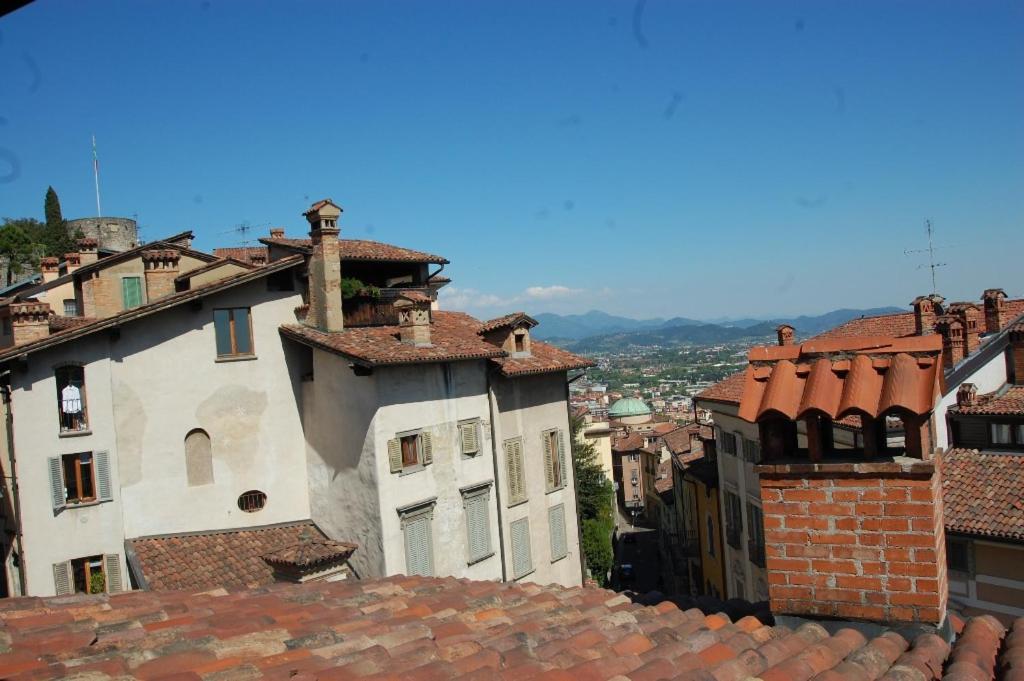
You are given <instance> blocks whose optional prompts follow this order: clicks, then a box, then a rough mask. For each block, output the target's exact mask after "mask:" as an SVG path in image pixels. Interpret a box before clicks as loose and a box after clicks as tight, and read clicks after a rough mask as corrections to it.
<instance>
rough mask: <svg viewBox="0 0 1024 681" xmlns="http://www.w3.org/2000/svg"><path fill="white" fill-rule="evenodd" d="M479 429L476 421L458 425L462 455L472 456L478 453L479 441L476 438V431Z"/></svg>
mask: <svg viewBox="0 0 1024 681" xmlns="http://www.w3.org/2000/svg"><path fill="white" fill-rule="evenodd" d="M479 428H480V424H478V423H477V422H476V421H474V422H472V423H463V424H460V425H459V436H460V437H461V439H462V453H463V454H465V455H467V456H473V455H475V454H477V453H478V452H479V451H480V441H479V438H478V436H477V431H478V429H479Z"/></svg>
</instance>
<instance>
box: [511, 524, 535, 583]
mask: <svg viewBox="0 0 1024 681" xmlns="http://www.w3.org/2000/svg"><path fill="white" fill-rule="evenodd" d="M531 571H533V557H532V556H531V555H530V520H529V518H522V519H521V520H517V521H515V522H514V523H512V576H513V577H514V578H515V579H519V578H520V577H522V576H523V575H526V574H529V573H530V572H531Z"/></svg>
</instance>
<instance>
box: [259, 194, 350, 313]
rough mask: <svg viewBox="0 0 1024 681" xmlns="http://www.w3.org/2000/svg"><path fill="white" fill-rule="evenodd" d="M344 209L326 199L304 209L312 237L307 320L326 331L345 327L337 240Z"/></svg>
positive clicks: (339, 253) (339, 254)
mask: <svg viewBox="0 0 1024 681" xmlns="http://www.w3.org/2000/svg"><path fill="white" fill-rule="evenodd" d="M341 212H342V209H341V207H340V206H338V205H335V203H334V202H333V201H331V200H330V199H324V200H323V201H317V202H316V203H314V204H313V205H312V206H311V207H310V209H309V210H308V211H306V212H305V213H303V215H305V216H306V220H308V221H309V226H310V231H309V236H310V237H311V238H312V240H313V254H312V255H311V256H310V258H309V314H307V315H306V324H307V325H309V326H312V327H315V328H317V329H320V330H321V331H327V332H333V331H341V330H342V329H344V327H345V323H344V318H343V316H342V311H341V252H340V247H339V244H338V234H339V229H338V218H339V217H341ZM282 232H283V230H282ZM272 234H273V233H272Z"/></svg>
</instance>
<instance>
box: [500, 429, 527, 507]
mask: <svg viewBox="0 0 1024 681" xmlns="http://www.w3.org/2000/svg"><path fill="white" fill-rule="evenodd" d="M505 467H506V473H507V474H508V496H509V501H511V502H516V501H522V500H523V498H524V497H525V496H526V489H525V487H526V485H525V480H524V478H523V443H522V441H521V440H518V439H516V440H506V441H505Z"/></svg>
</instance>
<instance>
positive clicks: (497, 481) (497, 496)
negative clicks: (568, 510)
mask: <svg viewBox="0 0 1024 681" xmlns="http://www.w3.org/2000/svg"><path fill="white" fill-rule="evenodd" d="M438 272H440V270H438ZM435 274H436V272H435ZM485 366H486V365H485ZM485 371H486V372H487V409H488V411H489V413H490V416H491V463H492V464H493V465H494V501H495V503H496V504H497V507H498V556H499V557H500V558H501V581H502V582H507V581H508V570H507V569H506V567H505V530H504V527H505V520H504V518H503V517H502V515H503V514H502V508H503V507H502V504H501V478H499V477H498V439H497V432H498V426H497V422H496V421H495V420H494V389H493V387H492V385H491V373H492V371H493V369H485Z"/></svg>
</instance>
